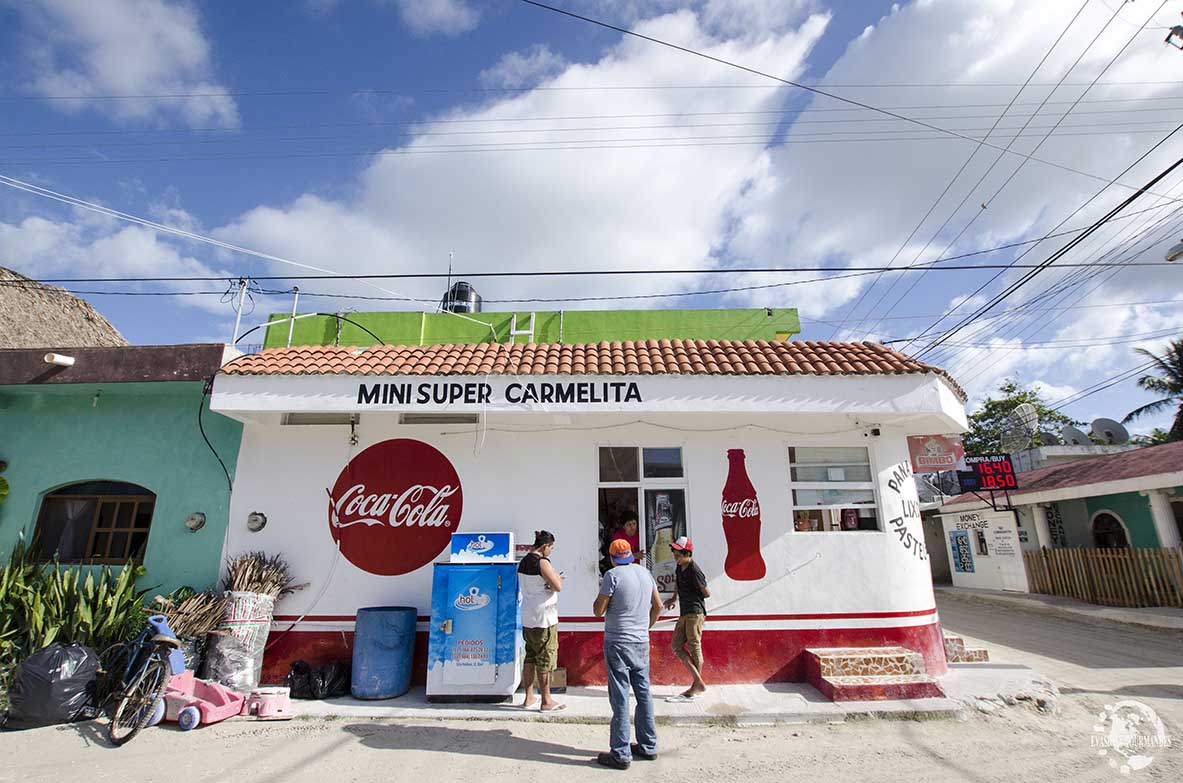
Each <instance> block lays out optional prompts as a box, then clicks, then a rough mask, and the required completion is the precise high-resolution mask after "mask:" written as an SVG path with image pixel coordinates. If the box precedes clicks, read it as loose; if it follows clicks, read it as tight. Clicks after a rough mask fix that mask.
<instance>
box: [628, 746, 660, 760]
mask: <svg viewBox="0 0 1183 783" xmlns="http://www.w3.org/2000/svg"><path fill="white" fill-rule="evenodd" d="M632 748H633V758H635V759H637V760H639V761H653V760H655V759H656V758H657V754H656V753H646V752H645V751H643V750H641V746H640V745H638V744H637V743H635V742H634V743H633V744H632Z"/></svg>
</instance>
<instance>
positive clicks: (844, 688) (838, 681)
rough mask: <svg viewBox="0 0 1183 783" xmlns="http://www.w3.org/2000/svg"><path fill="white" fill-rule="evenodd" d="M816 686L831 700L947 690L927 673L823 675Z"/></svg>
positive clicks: (921, 695) (940, 694)
mask: <svg viewBox="0 0 1183 783" xmlns="http://www.w3.org/2000/svg"><path fill="white" fill-rule="evenodd" d="M814 687H815V688H817V689H818V690H819V691H821V693H822V694H823V695H824V696H825V697H826V698H828V699H830V701H883V700H886V699H927V698H940V697H943V696H944V695H945V694H944V692H943V691H942V690H941V686H940V685H938V684H937V681H936V680H934V679H933V678H932V677H929V676H928V675H927V674H896V675H887V674H882V675H878V676H873V677H858V676H850V677H840V676H835V677H822V678H821V679H820V680H819V681H818V682H817V683H814Z"/></svg>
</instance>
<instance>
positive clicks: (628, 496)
mask: <svg viewBox="0 0 1183 783" xmlns="http://www.w3.org/2000/svg"><path fill="white" fill-rule="evenodd" d="M598 494H599V522H600V527H599V540H600V573H601V574H602V573H604V572H605V571H607V570H608V569H609V568H611V567H612V562H611V561H610V560H609V559H608V545H609V544H610V543H611V542H612V539H613V538H615V536H616V534H617V533H618V532H619V531H620V530H621V529H623V528H624V527H625V526H626V523H627V522H628V521H629V520H630V519H631V520H636V519H637V490H636V489H633V488H629V487H602V488H601V489H600V491H599V493H598ZM625 533H626V534H628V531H627V530H625ZM631 537H635V539H636V544H637V545H638V546H641V545H642V544H643V542H642V541H641V530H640V526H639V525H638V527H637V529H636V532H635V533H633V534H631Z"/></svg>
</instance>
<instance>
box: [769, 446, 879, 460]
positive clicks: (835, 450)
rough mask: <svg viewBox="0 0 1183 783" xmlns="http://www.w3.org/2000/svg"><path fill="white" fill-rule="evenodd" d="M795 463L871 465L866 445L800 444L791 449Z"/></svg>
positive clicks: (790, 453)
mask: <svg viewBox="0 0 1183 783" xmlns="http://www.w3.org/2000/svg"><path fill="white" fill-rule="evenodd" d="M789 462H792V463H793V464H794V465H869V464H870V462H871V460H870V457H868V455H867V448H866V446H798V447H794V448H791V449H789Z"/></svg>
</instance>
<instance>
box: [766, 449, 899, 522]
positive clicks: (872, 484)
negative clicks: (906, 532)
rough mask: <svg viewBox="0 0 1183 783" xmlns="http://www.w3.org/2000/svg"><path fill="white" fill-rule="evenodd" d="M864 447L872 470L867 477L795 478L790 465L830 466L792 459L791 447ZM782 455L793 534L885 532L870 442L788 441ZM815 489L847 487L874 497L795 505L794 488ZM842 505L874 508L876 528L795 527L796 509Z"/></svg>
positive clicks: (823, 509)
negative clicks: (833, 528)
mask: <svg viewBox="0 0 1183 783" xmlns="http://www.w3.org/2000/svg"><path fill="white" fill-rule="evenodd" d="M829 448H833V449H855V448H859V449H864V450H865V451H866V452H867V468H868V470H869V471H870V473H871V480H870V481H794V480H793V468H795V467H796V468H800V467H832V466H830V465H821V464H817V463H812V462H793V458H792V450H793V449H829ZM785 457H786V458H787V461H788V470H787V477H788V479H789V529H790V531H792V533H794V534H795V535H802V536H808V535H815V536H816V535H827V536H832V535H835V534H838V535H859V536H867V535H874V534H876V533H880V534H885V533H886V524H885V523H886V520H885V518H884V514H883V504H882V503H881V502H880V497H879V482H878V481H877V480H876V479H877V477H878V475H879V471H878V468H877V466H876V464H875V450H874V449H872V448H871V447H870V446H867V445H864V444H862V443H804V444H800V443H790V444H789V445H788V446H787V447H786V448H785ZM801 489H804V490H815V491H821V490H826V489H848V490H858V491H866V490H870V491H871V497H872V498H873V500H872V502H870V503H839V504H834V505H822V506H798V505H797V502H796V495H795V492H796V490H801ZM844 508H855V509H858V508H870V509H874V510H875V521H876V524H878V526H879V527H878V529H876V530H798V529H797V525H796V519H797V512H798V511H840V510H842V509H844Z"/></svg>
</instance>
